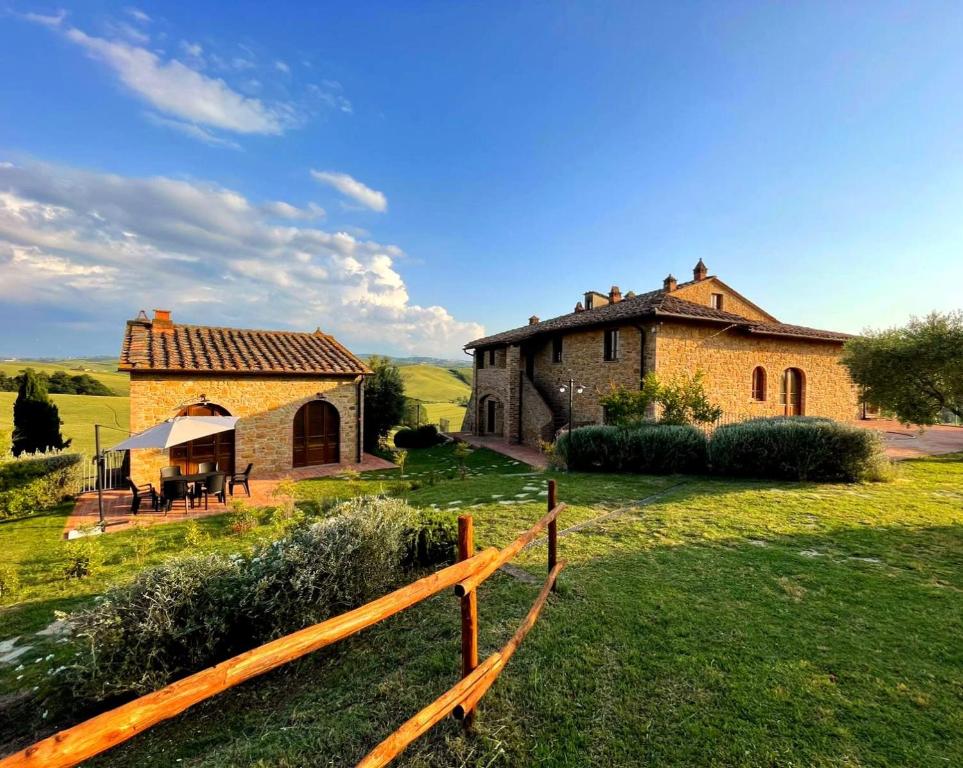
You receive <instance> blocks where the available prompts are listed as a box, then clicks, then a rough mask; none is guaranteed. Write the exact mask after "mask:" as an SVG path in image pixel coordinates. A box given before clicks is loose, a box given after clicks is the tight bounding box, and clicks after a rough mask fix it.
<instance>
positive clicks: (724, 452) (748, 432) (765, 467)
mask: <svg viewBox="0 0 963 768" xmlns="http://www.w3.org/2000/svg"><path fill="white" fill-rule="evenodd" d="M883 459H885V457H884V455H883V447H882V440H881V438H880V437H879V435H878V434H877V433H876V432H875V431H873V430H871V429H861V428H859V427H853V426H849V425H847V424H841V423H839V422H835V421H832V420H831V419H821V418H812V417H800V416H795V417H775V418H764V419H751V420H749V421H744V422H741V423H739V424H729V425H726V426H723V427H719V428H718V429H717V430H716V431H715V432H714V433H713V435H712V440H711V441H710V443H709V461H710V465H711V468H712V471H713V472H714V473H716V474H719V475H728V476H735V477H761V478H772V479H789V480H822V481H847V482H851V481H855V480H860V479H863V478H864V477H866V478H867V479H870V477H871V476H872V477H878V475H879V467H880V464H881V460H883Z"/></svg>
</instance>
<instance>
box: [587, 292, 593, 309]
mask: <svg viewBox="0 0 963 768" xmlns="http://www.w3.org/2000/svg"><path fill="white" fill-rule="evenodd" d="M592 299H593V296H592V294H591V293H587V294H585V308H586V309H591V308H592Z"/></svg>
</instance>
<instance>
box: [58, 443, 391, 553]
mask: <svg viewBox="0 0 963 768" xmlns="http://www.w3.org/2000/svg"><path fill="white" fill-rule="evenodd" d="M394 466H395V465H394V464H392V463H391V462H390V461H385V460H384V459H381V458H379V457H377V456H372V455H371V454H368V453H366V454H364V458H363V459H362V461H361V463H359V464H327V465H325V466H320V467H298V468H297V469H290V470H287V471H285V472H280V473H273V474H265V475H258V472H257V467H256V466H255V468H254V471H253V472H252V473H251V481H250V486H251V496H250V498H248V497H247V495H246V494H245V493H244V489H243V488H240V487H237V488H235V489H234V490H235V496H234V497H233V499H232V497H231V496H228V497H227V502H228V503H227V505H224V504H221V503H220V502H218V501H216V500H215V499H211V500H210V503H209V506H208V508H207V509H204V508H203V506H202V507H195V508H194V509H187V510H186V511H185V510H184V508H183V506H180V505H178V506H177V507H175V508H174V509H173V510H171V511H170V512H169V513H167V514H166V515H165V514H164V513H163V512H155V511H154V510H152V509H151V508H150V502H149V501H145V502H142V504H141V509H140V512H138V514H136V515H132V514H131V513H130V502H131V494H130V492H129V491H104V517H105V519H106V521H107V528H106V533H114V532H115V531H122V530H125V529H128V528H131V527H133V526H141V525H157V524H161V523H179V522H183V521H184V520H192V519H196V518H200V517H210V516H211V515H220V514H223V513H224V512H226V511H227V510H228V509H229V508H230V503H231V501H232V500H237V499H240V500H241V501H244V502H247V503H249V504H251V505H252V506H259V507H263V506H270V505H272V504H277V503H278V501H279V500H280V499H281V497H280V496H278V495H277V487H278V485H279V484H280V483H281V482H282V481H284V480H310V479H312V478H316V477H332V476H334V475H339V474H341V473H342V472H344V471H345V470H349V469H350V470H354V471H356V472H370V471H373V470H379V469H393V468H394ZM99 519H100V517H99V514H98V511H97V494H96V493H82V494H80V496H78V497H77V502H76V504H75V505H74V511H73V513H72V514H71V515H70V517H69V518H67V524H66V526H65V527H64V537H65V538H66V537H67V535H68V534H69V532H70V531H76V530H83V529H87V528H90V527H91V526H93V525H95V524H96V523H97V522H98V520H99Z"/></svg>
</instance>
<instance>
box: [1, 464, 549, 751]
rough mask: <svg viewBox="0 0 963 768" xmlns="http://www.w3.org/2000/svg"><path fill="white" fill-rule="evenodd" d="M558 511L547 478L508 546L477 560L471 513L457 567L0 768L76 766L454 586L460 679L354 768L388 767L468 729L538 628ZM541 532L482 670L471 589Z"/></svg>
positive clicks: (462, 523)
mask: <svg viewBox="0 0 963 768" xmlns="http://www.w3.org/2000/svg"><path fill="white" fill-rule="evenodd" d="M564 508H565V505H564V504H559V503H557V502H556V486H555V481H554V480H550V481H549V487H548V512H547V514H546V515H545V516H544V517H542V519H541V520H539V521H538V522H537V523H536V524H535V525H534V526H532V527H531V528H530V529H529V530H527V531H526V532H525V533H523V534H522V535H521V536H519V537H518V538H517V539H515V541H513V542H512V543H511V544H509V545H508V546H507V547H505V548H504V549H502V550H498V549H496V548H495V547H489V548H488V549H484V550H482V551H481V552H479V553H477V554H472V553H473V552H474V531H473V519H472V517H471V515H464V516H462V517H459V518H458V562H456V563H455V564H454V565H451V566H448V567H447V568H443V569H442V570H440V571H437V572H435V573H433V574H431V575H430V576H426V577H424V578H423V579H419V580H418V581H415V582H413V583H411V584H408V585H407V586H404V587H402V588H400V589H397V590H395V591H394V592H391V593H389V594H387V595H385V596H384V597H380V598H378V599H377V600H374V601H372V602H370V603H365V604H364V605H362V606H361V607H359V608H355V609H354V610H352V611H348V612H347V613H342V614H341V615H339V616H335V617H334V618H331V619H328V620H326V621H322V622H321V623H320V624H315V625H313V626H310V627H306V628H305V629H301V630H298V631H297V632H293V633H291V634H289V635H285V636H284V637H281V638H278V639H277V640H273V641H272V642H270V643H266V644H265V645H262V646H259V647H257V648H254V649H252V650H250V651H247V652H245V653H242V654H240V655H239V656H235V657H233V658H231V659H228V660H227V661H222V662H221V663H220V664H217V665H216V666H214V667H209V668H207V669H205V670H202V671H201V672H196V673H195V674H193V675H189V676H188V677H185V678H183V679H182V680H178V681H177V682H175V683H172V684H170V685H168V686H166V687H165V688H161V689H160V690H158V691H154V692H153V693H149V694H147V695H146V696H141V697H140V698H137V699H134V700H133V701H130V702H128V703H126V704H123V705H121V706H119V707H117V708H116V709H112V710H110V711H108V712H104V713H103V714H100V715H97V716H96V717H93V718H91V719H90V720H87V721H85V722H83V723H80V724H79V725H75V726H73V727H72V728H67V729H66V730H63V731H60V732H59V733H56V734H54V735H53V736H50V737H48V738H46V739H43V740H42V741H38V742H37V743H36V744H33V745H32V746H29V747H27V748H26V749H24V750H22V751H20V752H17V753H15V754H12V755H9V756H8V757H6V758H4V759H3V760H0V768H26V767H27V766H30V767H33V766H36V767H38V768H39V767H40V766H43V768H67V766H74V765H77V764H79V763H81V762H83V761H84V760H87V759H89V758H91V757H93V756H94V755H98V754H100V753H101V752H105V751H106V750H108V749H110V748H111V747H114V746H116V745H118V744H121V743H123V742H125V741H127V740H128V739H131V738H133V737H134V736H136V735H137V734H138V733H140V732H142V731H144V730H146V729H147V728H150V727H151V726H154V725H156V724H157V723H160V722H162V721H164V720H167V719H169V718H171V717H174V716H176V715H179V714H180V713H182V712H184V711H185V710H186V709H188V708H189V707H192V706H193V705H194V704H198V703H200V702H202V701H204V700H206V699H209V698H211V697H213V696H215V695H217V694H218V693H221V692H223V691H226V690H228V689H229V688H233V687H234V686H236V685H239V684H240V683H243V682H245V681H246V680H250V679H251V678H253V677H257V676H258V675H263V674H264V673H266V672H270V671H271V670H273V669H277V668H278V667H280V666H283V665H284V664H287V663H288V662H290V661H294V660H295V659H299V658H301V657H302V656H305V655H307V654H309V653H312V652H313V651H317V650H319V649H321V648H324V647H326V646H328V645H331V644H332V643H335V642H337V641H339V640H343V639H345V638H347V637H350V636H351V635H354V634H357V633H358V632H360V631H361V630H363V629H366V628H368V627H370V626H372V625H374V624H377V623H378V622H380V621H383V620H384V619H387V618H388V617H389V616H393V615H394V614H396V613H399V612H400V611H403V610H404V609H406V608H410V607H411V606H413V605H416V604H417V603H420V602H421V601H423V600H426V599H427V598H429V597H431V596H432V595H435V594H437V593H439V592H441V591H442V590H444V589H448V588H450V587H454V591H455V594H456V595H457V596H458V597H459V598H460V603H461V660H462V677H461V679H460V680H459V681H458V683H456V684H455V685H454V686H453V687H452V688H450V689H449V690H448V691H446V692H445V693H444V694H442V695H441V696H440V697H439V698H437V699H436V700H435V701H433V702H432V703H431V704H429V705H428V706H427V707H425V708H424V709H423V710H421V711H420V712H419V713H418V714H416V715H415V716H414V717H412V718H411V719H410V720H408V721H407V722H406V723H404V724H403V725H402V726H401V727H400V728H399V729H398V730H396V731H395V732H394V733H392V734H391V735H390V736H389V737H388V738H386V739H385V740H384V741H382V742H381V743H380V744H379V745H378V746H376V747H375V748H374V749H373V750H371V752H369V753H368V755H367V756H366V757H365V758H364V759H363V760H362V761H361V762H360V763H358V766H357V768H375V766H384V765H387V764H388V763H390V762H391V761H392V760H393V759H394V758H395V757H397V756H398V755H399V754H401V752H402V751H404V749H405V748H406V747H407V746H408V745H409V744H411V743H412V742H413V741H414V740H415V739H417V738H418V737H419V736H421V735H422V734H424V733H426V732H427V731H428V730H430V729H431V728H432V726H434V725H435V724H436V723H438V722H439V721H440V720H442V719H443V718H445V717H446V716H448V715H449V714H453V715H454V716H455V717H456V718H458V719H460V720H461V721H462V722H463V724H464V726H465V727H466V728H468V727H470V726H471V723H472V720H473V717H474V712H475V708H476V706H477V705H478V702H479V701H480V699H481V698H482V696H484V695H485V693H486V691H488V689H489V688H490V687H491V686H492V683H494V682H495V680H496V679H497V678H498V676H499V674H501V671H502V670H503V669H504V668H505V665H506V664H507V663H508V660H509V659H510V658H511V657H512V654H513V653H514V652H515V650H516V649H517V648H518V645H519V644H520V643H521V641H522V639H523V638H524V637H525V635H526V634H527V633H528V631H529V630H530V629H531V628H532V627H533V626H534V624H535V621H536V620H537V619H538V615H539V613H540V612H541V610H542V607H543V606H544V605H545V601H546V599H547V598H548V594H549V592H550V591H553V590H554V589H555V586H556V582H557V579H558V574H559V572H560V571H561V570H562V568H563V567H564V566H565V563H564V561H559V560H558V522H557V521H558V515H559V513H560V512H561V511H562V510H563V509H564ZM545 529H548V578H547V580H546V581H545V584H544V586H543V587H542V590H541V592H540V593H539V595H538V597H537V598H536V599H535V602H534V603H533V604H532V607H531V610H529V612H528V615H527V616H526V617H525V620H524V621H523V622H522V624H521V626H519V628H518V630H517V631H516V632H515V634H514V635H513V636H512V638H511V640H509V641H508V643H507V644H506V645H505V646H504V647H503V648H502V649H501V650H499V651H496V652H495V653H493V654H492V655H491V656H489V657H488V658H487V659H485V660H484V661H483V662H481V663H479V662H478V596H477V588H478V586H479V585H480V584H481V583H482V582H484V581H485V579H487V578H488V577H489V576H491V575H492V574H493V573H494V572H495V571H496V570H498V569H499V568H500V567H501V566H503V565H505V564H506V563H507V562H508V561H510V560H511V559H512V558H514V557H515V556H516V555H517V554H518V553H519V552H520V551H521V550H522V549H524V548H525V547H526V546H528V545H529V544H530V543H532V542H533V541H534V540H535V538H536V537H537V536H538V535H539V534H540V533H541V532H542V531H543V530H545Z"/></svg>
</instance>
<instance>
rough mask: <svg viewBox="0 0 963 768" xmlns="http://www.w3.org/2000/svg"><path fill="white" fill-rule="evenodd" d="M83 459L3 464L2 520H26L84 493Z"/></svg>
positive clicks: (62, 456) (0, 485) (51, 458)
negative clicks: (81, 489) (21, 518)
mask: <svg viewBox="0 0 963 768" xmlns="http://www.w3.org/2000/svg"><path fill="white" fill-rule="evenodd" d="M79 469H80V456H79V455H77V454H73V453H60V454H55V455H52V456H34V457H30V458H24V457H20V458H17V459H10V460H9V461H4V462H3V463H0V518H5V517H23V516H25V515H31V514H34V513H36V512H42V511H44V510H46V509H50V508H51V507H54V506H56V505H57V504H59V503H60V502H61V501H63V500H64V499H67V498H69V497H71V496H73V495H75V494H76V493H77V492H78V491H79V490H80V473H79Z"/></svg>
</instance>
